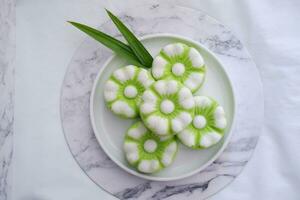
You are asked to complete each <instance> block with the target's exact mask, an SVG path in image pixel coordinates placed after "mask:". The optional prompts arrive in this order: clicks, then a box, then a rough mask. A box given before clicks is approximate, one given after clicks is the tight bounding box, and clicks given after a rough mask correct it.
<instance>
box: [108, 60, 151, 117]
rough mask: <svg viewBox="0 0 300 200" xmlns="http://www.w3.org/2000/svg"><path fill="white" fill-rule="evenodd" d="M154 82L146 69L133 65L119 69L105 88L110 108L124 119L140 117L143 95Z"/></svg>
mask: <svg viewBox="0 0 300 200" xmlns="http://www.w3.org/2000/svg"><path fill="white" fill-rule="evenodd" d="M153 81H154V80H153V78H152V76H151V74H150V72H148V71H147V70H146V69H143V68H139V67H136V66H133V65H128V66H125V67H123V68H120V69H117V70H116V71H114V72H113V74H112V75H111V76H110V78H109V79H108V80H107V82H106V83H105V86H104V98H105V101H106V103H107V106H108V108H109V109H111V111H112V112H113V113H115V114H116V115H119V116H121V117H124V118H136V117H138V114H139V104H140V100H141V95H142V94H143V92H144V91H145V89H147V88H148V87H149V86H150V85H151V84H152V83H153Z"/></svg>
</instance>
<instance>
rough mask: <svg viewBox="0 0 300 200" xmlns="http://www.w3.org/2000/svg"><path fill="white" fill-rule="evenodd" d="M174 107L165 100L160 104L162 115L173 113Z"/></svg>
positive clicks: (170, 102)
mask: <svg viewBox="0 0 300 200" xmlns="http://www.w3.org/2000/svg"><path fill="white" fill-rule="evenodd" d="M174 109H175V105H174V103H173V102H172V101H170V100H169V99H165V100H163V101H162V102H161V104H160V110H161V112H162V113H164V114H170V113H172V112H173V111H174Z"/></svg>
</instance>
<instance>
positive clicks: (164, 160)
mask: <svg viewBox="0 0 300 200" xmlns="http://www.w3.org/2000/svg"><path fill="white" fill-rule="evenodd" d="M123 148H124V152H125V157H126V159H127V161H128V163H129V164H130V165H131V166H133V167H135V168H136V169H137V170H138V171H140V172H142V173H154V172H158V171H160V170H162V169H163V168H165V167H167V166H169V165H171V164H172V162H173V161H174V158H175V156H176V153H177V148H178V145H177V142H176V140H175V138H174V137H165V138H162V137H159V136H157V135H156V134H153V133H152V132H151V131H150V130H149V129H147V128H146V127H145V126H144V124H143V122H142V121H138V122H136V123H135V124H133V125H132V126H131V127H130V128H129V129H128V131H127V133H126V135H125V139H124V146H123Z"/></svg>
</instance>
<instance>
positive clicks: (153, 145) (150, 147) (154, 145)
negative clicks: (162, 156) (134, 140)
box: [144, 139, 157, 153]
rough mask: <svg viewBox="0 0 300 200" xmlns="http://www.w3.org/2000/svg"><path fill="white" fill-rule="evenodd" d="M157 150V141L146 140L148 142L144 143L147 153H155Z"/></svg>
mask: <svg viewBox="0 0 300 200" xmlns="http://www.w3.org/2000/svg"><path fill="white" fill-rule="evenodd" d="M156 148H157V143H156V141H155V140H151V139H149V140H146V142H145V143H144V149H145V151H147V152H148V153H153V152H154V151H155V150H156Z"/></svg>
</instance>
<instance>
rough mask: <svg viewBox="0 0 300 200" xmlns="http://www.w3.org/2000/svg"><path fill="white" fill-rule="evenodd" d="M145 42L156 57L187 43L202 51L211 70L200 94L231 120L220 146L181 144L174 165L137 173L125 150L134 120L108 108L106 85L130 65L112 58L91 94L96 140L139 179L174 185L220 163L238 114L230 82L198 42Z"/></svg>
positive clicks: (158, 38)
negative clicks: (167, 48) (201, 147)
mask: <svg viewBox="0 0 300 200" xmlns="http://www.w3.org/2000/svg"><path fill="white" fill-rule="evenodd" d="M141 40H142V42H143V44H144V45H145V46H146V48H147V49H148V50H149V51H150V53H151V54H152V55H156V54H158V52H159V51H160V49H161V48H162V47H163V46H165V45H167V44H169V43H174V42H183V43H185V44H188V45H190V46H193V47H195V48H196V49H198V50H199V51H200V53H201V54H202V56H203V58H204V60H205V63H206V66H207V75H206V80H205V82H204V85H203V86H202V88H201V89H200V90H199V91H198V92H197V93H196V94H201V95H206V96H211V97H213V98H214V99H216V100H217V101H218V102H219V104H220V105H222V106H223V107H224V110H225V112H226V117H227V120H228V126H227V129H226V130H225V135H224V137H223V139H222V140H221V141H220V142H219V143H218V144H216V145H215V146H213V147H211V148H208V149H205V150H192V149H189V148H187V147H185V146H183V145H181V144H180V146H179V149H178V154H177V156H176V159H175V161H174V163H173V164H172V165H171V166H169V167H167V168H165V169H163V170H162V171H160V172H158V173H154V174H143V173H140V172H138V171H136V170H135V169H133V168H132V167H131V166H129V165H128V163H127V161H126V160H125V156H124V152H123V150H122V147H123V138H124V134H125V132H126V130H127V129H128V128H129V127H130V125H131V124H132V123H133V122H134V120H128V119H127V120H126V119H121V118H119V117H117V116H116V115H114V114H113V113H112V112H111V111H110V110H109V109H108V108H107V107H106V105H105V101H104V97H103V86H104V83H105V81H106V80H107V79H108V78H109V76H110V75H111V73H112V72H113V71H114V70H116V69H117V68H120V67H122V66H125V65H126V64H127V63H126V61H125V60H124V59H121V58H120V57H119V56H112V57H111V58H110V59H109V60H108V61H107V62H106V64H105V65H104V66H102V68H101V70H100V72H99V73H98V75H97V77H96V79H95V82H94V86H93V89H92V93H91V99H90V115H91V121H92V126H93V129H94V132H95V135H96V138H97V140H98V142H99V143H100V145H101V147H102V149H103V150H104V152H105V153H106V154H107V155H108V156H109V158H110V159H111V160H113V161H114V162H115V163H116V164H117V165H119V166H120V167H121V168H122V169H124V170H126V171H127V172H129V173H131V174H133V175H135V176H138V177H141V178H145V179H149V180H155V181H170V180H176V179H181V178H185V177H188V176H191V175H193V174H195V173H197V172H199V171H201V170H202V169H204V168H205V167H207V166H208V165H209V164H211V163H212V162H213V161H214V160H216V159H217V157H218V156H219V155H220V153H221V152H222V151H223V150H224V148H225V146H226V145H227V143H228V141H229V139H230V133H231V132H232V131H231V130H232V128H233V122H234V113H235V101H234V93H233V89H232V86H231V83H230V80H229V78H228V76H227V74H226V72H225V70H224V67H223V66H222V64H221V63H220V62H219V60H218V59H217V58H216V56H215V55H214V54H213V53H212V52H211V51H210V50H208V49H207V48H206V47H204V46H203V45H201V44H199V43H197V42H195V41H192V40H189V39H187V38H184V37H181V36H176V35H170V34H156V35H150V36H146V37H143V38H141Z"/></svg>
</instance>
